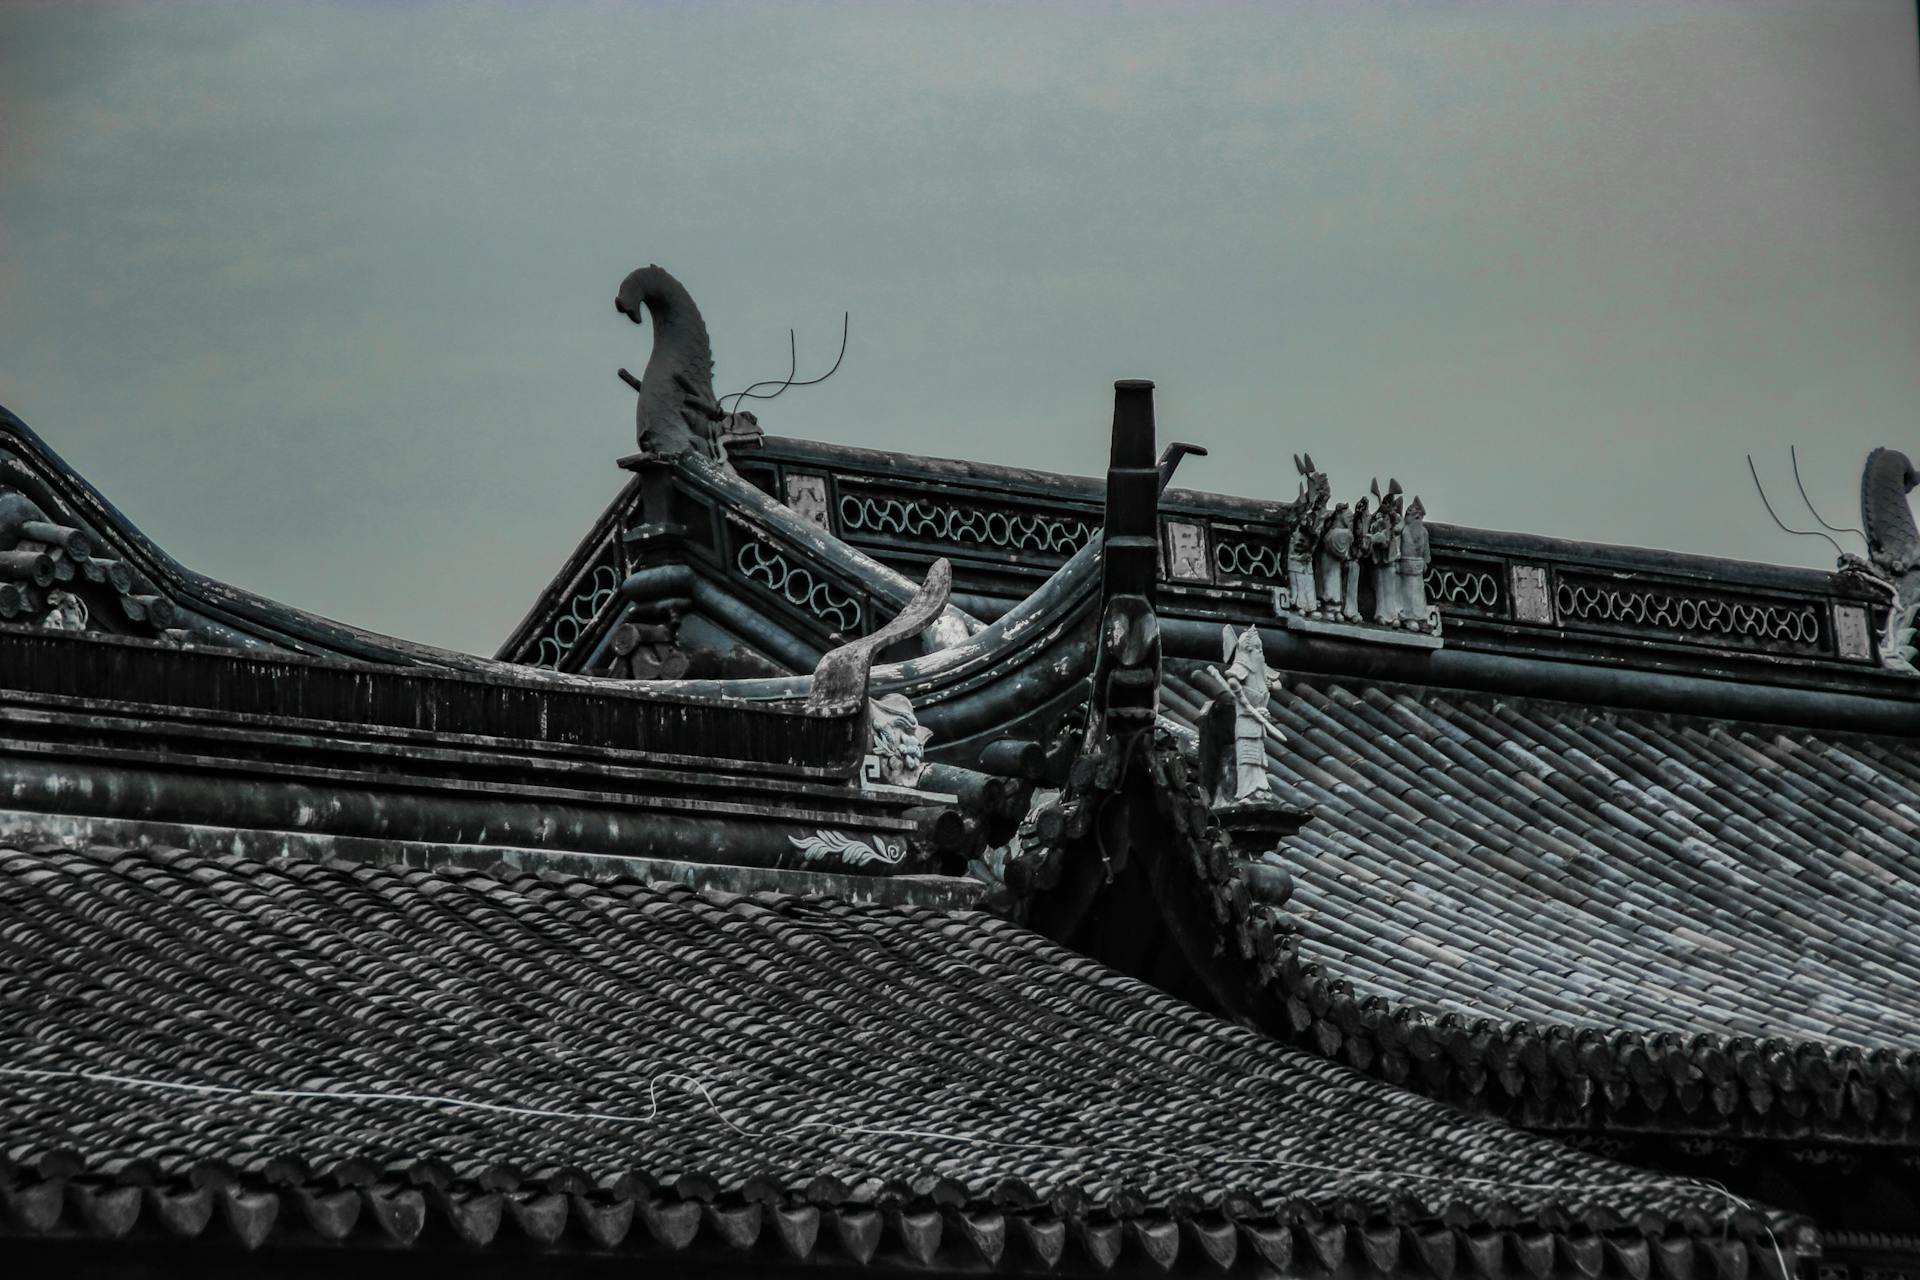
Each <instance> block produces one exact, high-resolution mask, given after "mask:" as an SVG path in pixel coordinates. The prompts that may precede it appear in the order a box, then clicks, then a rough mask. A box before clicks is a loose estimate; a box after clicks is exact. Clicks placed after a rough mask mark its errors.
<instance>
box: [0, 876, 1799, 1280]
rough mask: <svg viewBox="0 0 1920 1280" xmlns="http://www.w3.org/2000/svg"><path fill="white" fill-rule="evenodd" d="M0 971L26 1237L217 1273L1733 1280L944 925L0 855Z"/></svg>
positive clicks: (1396, 1099)
mask: <svg viewBox="0 0 1920 1280" xmlns="http://www.w3.org/2000/svg"><path fill="white" fill-rule="evenodd" d="M0 974H3V975H4V981H0V990H5V991H6V992H7V993H8V994H7V997H6V1001H5V1003H4V1005H0V1132H4V1135H5V1148H4V1152H5V1167H4V1169H0V1174H3V1175H4V1181H5V1182H6V1183H7V1184H9V1190H8V1192H7V1195H8V1199H9V1201H10V1203H11V1205H12V1209H13V1214H12V1219H11V1221H12V1222H13V1223H14V1228H15V1229H16V1230H19V1229H21V1228H22V1227H23V1226H24V1228H25V1230H26V1231H27V1232H28V1233H29V1234H32V1233H60V1232H66V1233H73V1232H78V1233H82V1234H96V1235H109V1236H117V1235H120V1234H124V1233H127V1232H129V1231H158V1232H160V1233H162V1234H167V1233H172V1234H185V1235H198V1234H200V1233H201V1232H203V1231H208V1230H219V1229H220V1228H218V1227H215V1226H214V1225H213V1222H214V1221H215V1220H214V1219H211V1218H210V1217H209V1214H210V1213H211V1202H212V1201H213V1200H219V1201H220V1202H221V1203H222V1205H223V1207H224V1209H225V1213H224V1214H223V1215H221V1220H223V1221H224V1223H225V1230H227V1231H230V1232H232V1233H233V1234H235V1235H237V1236H239V1237H240V1238H241V1240H242V1241H243V1242H244V1243H246V1244H248V1245H259V1244H261V1243H263V1242H264V1241H267V1240H269V1239H273V1240H277V1241H282V1242H284V1241H285V1240H288V1239H295V1238H300V1237H302V1236H304V1237H305V1238H308V1239H311V1238H312V1236H313V1234H314V1233H317V1234H318V1235H319V1237H321V1238H322V1239H326V1240H345V1241H347V1242H350V1243H351V1242H359V1243H373V1244H380V1243H383V1242H387V1241H398V1242H400V1243H413V1242H415V1241H416V1240H417V1239H421V1238H423V1237H422V1232H423V1229H425V1228H426V1227H427V1226H428V1225H430V1223H435V1222H437V1223H439V1224H441V1225H440V1226H433V1227H432V1232H434V1233H437V1232H440V1231H442V1230H443V1229H446V1230H451V1231H452V1232H453V1233H454V1234H455V1235H456V1236H458V1237H459V1238H461V1239H463V1240H465V1241H466V1242H467V1243H469V1244H481V1243H486V1242H488V1241H489V1240H491V1239H492V1238H493V1237H494V1236H495V1234H496V1233H499V1234H500V1235H501V1236H503V1237H505V1238H517V1239H521V1240H524V1241H526V1242H530V1243H531V1244H533V1245H535V1246H553V1247H574V1248H583V1249H592V1248H603V1249H604V1248H628V1249H638V1250H661V1249H674V1250H677V1249H685V1248H695V1247H709V1248H715V1249H719V1250H720V1251H721V1252H723V1253H731V1254H734V1255H735V1256H738V1255H740V1254H742V1253H752V1251H754V1250H759V1251H760V1252H759V1253H757V1254H755V1255H754V1256H757V1257H759V1258H761V1259H762V1260H763V1261H765V1260H769V1259H774V1260H777V1259H778V1258H780V1257H799V1258H811V1257H816V1256H817V1257H818V1258H820V1259H821V1260H828V1261H842V1262H844V1261H848V1260H852V1261H855V1262H866V1261H868V1260H869V1259H870V1258H872V1257H874V1256H875V1253H876V1250H878V1251H881V1252H882V1253H883V1254H884V1256H887V1257H889V1258H891V1259H893V1260H895V1261H900V1260H901V1259H902V1258H903V1257H904V1258H905V1259H906V1260H908V1261H910V1262H912V1263H917V1264H919V1265H940V1266H948V1265H952V1264H954V1263H956V1262H959V1263H965V1264H968V1265H977V1263H978V1262H979V1261H982V1260H984V1261H986V1262H988V1263H990V1264H991V1263H998V1262H1001V1260H1002V1258H1003V1257H1004V1259H1005V1264H1006V1265H1012V1266H1015V1267H1017V1268H1020V1269H1027V1268H1046V1267H1050V1266H1052V1265H1053V1264H1054V1263H1055V1262H1057V1261H1058V1259H1059V1258H1060V1257H1061V1254H1062V1251H1063V1250H1065V1251H1067V1252H1069V1253H1071V1254H1074V1255H1076V1256H1077V1257H1080V1258H1081V1259H1082V1261H1091V1262H1092V1263H1094V1264H1096V1265H1098V1266H1099V1267H1101V1268H1103V1269H1104V1268H1106V1267H1108V1266H1111V1265H1113V1263H1114V1261H1115V1259H1116V1257H1121V1256H1127V1257H1136V1258H1139V1259H1141V1260H1151V1261H1153V1262H1154V1263H1157V1264H1158V1265H1159V1266H1162V1267H1164V1266H1168V1265H1171V1264H1172V1263H1173V1261H1174V1260H1175V1258H1176V1257H1177V1256H1184V1257H1187V1258H1188V1259H1189V1260H1191V1261H1198V1262H1201V1263H1204V1264H1205V1265H1206V1267H1207V1268H1208V1269H1215V1268H1222V1269H1224V1268H1226V1267H1229V1266H1231V1265H1233V1262H1234V1259H1235V1257H1236V1255H1237V1256H1240V1257H1242V1258H1245V1259H1249V1260H1253V1259H1256V1258H1258V1259H1264V1261H1265V1262H1266V1263H1268V1264H1270V1265H1273V1266H1277V1267H1279V1268H1280V1269H1282V1270H1287V1269H1289V1259H1290V1258H1292V1257H1294V1256H1298V1257H1300V1258H1301V1259H1303V1260H1305V1259H1307V1258H1309V1257H1311V1258H1315V1259H1316V1260H1317V1261H1318V1262H1319V1263H1320V1264H1321V1265H1325V1266H1330V1267H1336V1266H1340V1265H1342V1264H1343V1262H1345V1263H1349V1264H1351V1265H1354V1266H1361V1267H1370V1268H1372V1269H1378V1270H1391V1269H1393V1268H1394V1267H1395V1266H1397V1265H1400V1259H1401V1255H1402V1250H1403V1249H1404V1250H1405V1253H1406V1257H1407V1261H1408V1263H1411V1261H1412V1259H1413V1258H1414V1257H1415V1256H1416V1255H1417V1256H1418V1257H1419V1258H1420V1259H1421V1260H1422V1261H1423V1262H1424V1263H1425V1264H1426V1265H1428V1266H1430V1267H1432V1268H1434V1269H1435V1270H1436V1271H1437V1272H1438V1273H1439V1274H1442V1275H1444V1274H1447V1269H1448V1268H1450V1267H1451V1266H1452V1264H1453V1260H1454V1256H1455V1253H1456V1250H1458V1251H1459V1252H1460V1253H1461V1255H1462V1260H1463V1261H1466V1260H1469V1259H1470V1260H1471V1261H1472V1263H1473V1264H1474V1265H1475V1266H1477V1267H1479V1268H1480V1269H1482V1270H1489V1271H1492V1270H1497V1269H1498V1268H1500V1267H1501V1266H1503V1265H1525V1266H1528V1267H1531V1268H1533V1269H1534V1272H1535V1274H1540V1273H1541V1272H1540V1269H1539V1264H1540V1263H1541V1262H1542V1261H1545V1262H1546V1263H1547V1264H1549V1265H1560V1264H1555V1263H1554V1258H1555V1257H1556V1256H1557V1257H1558V1258H1559V1259H1561V1263H1562V1264H1564V1263H1571V1264H1572V1265H1574V1266H1575V1267H1577V1268H1580V1269H1583V1270H1585V1271H1586V1273H1587V1274H1595V1271H1596V1269H1598V1268H1601V1267H1605V1268H1607V1269H1610V1270H1614V1271H1616V1272H1618V1273H1621V1274H1628V1275H1634V1276H1639V1277H1644V1276H1645V1275H1646V1274H1647V1272H1648V1267H1649V1259H1650V1257H1651V1258H1652V1259H1653V1260H1654V1261H1655V1262H1657V1263H1658V1265H1659V1267H1660V1269H1661V1271H1662V1273H1663V1274H1667V1275H1672V1276H1679V1275H1682V1274H1684V1273H1685V1270H1686V1268H1687V1266H1688V1265H1690V1262H1689V1259H1690V1258H1691V1256H1692V1252H1693V1246H1689V1245H1688V1244H1687V1243H1685V1241H1686V1239H1687V1238H1689V1237H1692V1238H1694V1239H1697V1240H1699V1241H1700V1242H1701V1243H1700V1244H1699V1245H1698V1246H1697V1247H1698V1248H1699V1250H1701V1256H1702V1258H1703V1260H1704V1259H1706V1258H1708V1257H1711V1258H1712V1259H1713V1261H1714V1262H1715V1263H1717V1264H1719V1265H1722V1266H1726V1265H1735V1264H1737V1265H1738V1266H1739V1267H1740V1268H1742V1269H1744V1267H1745V1265H1746V1260H1745V1259H1744V1258H1740V1257H1735V1256H1730V1255H1728V1250H1732V1251H1734V1254H1736V1255H1737V1254H1739V1253H1740V1252H1741V1251H1742V1250H1743V1249H1744V1248H1746V1247H1749V1246H1750V1247H1751V1248H1752V1249H1753V1250H1754V1252H1755V1255H1756V1257H1759V1256H1760V1255H1763V1254H1764V1255H1765V1256H1764V1257H1760V1261H1761V1263H1762V1264H1763V1265H1765V1266H1769V1267H1770V1266H1772V1263H1773V1255H1772V1241H1771V1240H1770V1239H1769V1237H1768V1236H1767V1234H1766V1231H1767V1229H1768V1220H1767V1219H1764V1218H1762V1217H1761V1215H1759V1214H1758V1213H1757V1212H1753V1211H1748V1210H1744V1209H1739V1208H1737V1207H1736V1205H1735V1204H1734V1203H1732V1202H1731V1201H1730V1199H1729V1198H1728V1197H1726V1196H1725V1195H1724V1194H1723V1193H1720V1192H1717V1191H1714V1190H1712V1189H1710V1188H1707V1187H1705V1186H1702V1185H1699V1184H1695V1183H1688V1182H1685V1181H1680V1180H1675V1179H1671V1178H1661V1177H1656V1176H1653V1175H1650V1174H1645V1173H1641V1172H1638V1171H1635V1170H1631V1169H1628V1168H1626V1167H1624V1166H1619V1165H1613V1164H1610V1163H1607V1162H1603V1161H1600V1160H1597V1159H1594V1158H1591V1157H1587V1156H1584V1155H1581V1154H1578V1153H1575V1152H1573V1151H1570V1150H1568V1149H1566V1148H1564V1147H1561V1146H1559V1145H1557V1144H1553V1143H1551V1142H1548V1141H1545V1140H1542V1139H1537V1138H1532V1137H1529V1136H1526V1135H1523V1134H1520V1133H1518V1132H1515V1131H1513V1130H1510V1129H1507V1128H1505V1127H1503V1126H1501V1125H1498V1124H1496V1123H1493V1122H1490V1121H1486V1120H1478V1119H1473V1118H1469V1117H1466V1116H1464V1115H1461V1114H1460V1113H1458V1112H1456V1111H1454V1110H1453V1109H1451V1108H1449V1107H1446V1106H1443V1105H1440V1104H1437V1103H1434V1102H1431V1101H1427V1100H1425V1099H1421V1098H1418V1097H1415V1096H1413V1095H1411V1094H1408V1093H1405V1092H1402V1091H1399V1090H1396V1089H1392V1088H1390V1087H1388V1086H1385V1085H1382V1084H1380V1083H1378V1082H1375V1081H1370V1080H1368V1079H1366V1078H1364V1077H1363V1076H1361V1075H1359V1074H1357V1073H1355V1072H1352V1071H1349V1070H1347V1069H1346V1068H1343V1067H1339V1066H1336V1065H1333V1064H1330V1063H1327V1062H1325V1061H1322V1060H1320V1059H1317V1058H1315V1057H1313V1056H1312V1055H1310V1054H1306V1053H1302V1052H1300V1051H1298V1050H1295V1049H1291V1048H1288V1047H1285V1046H1282V1045H1279V1044H1276V1043H1274V1042H1273V1041H1272V1040H1270V1039H1268V1038H1266V1037H1264V1036H1261V1035H1259V1034H1257V1033H1255V1032H1252V1031H1249V1030H1243V1029H1240V1028H1237V1027H1233V1026H1231V1025H1229V1024H1227V1023H1224V1022H1222V1021H1219V1020H1218V1019H1215V1018H1212V1017H1210V1016H1207V1015H1205V1014H1203V1013H1201V1012H1200V1011H1198V1010H1196V1009H1194V1008H1192V1007H1191V1006H1188V1005H1185V1004H1183V1003H1181V1002H1179V1001H1176V1000H1173V999H1171V998H1169V997H1167V996H1165V995H1163V994H1161V993H1159V992H1157V991H1155V990H1154V989H1153V988H1151V987H1149V986H1147V985H1145V984H1143V983H1140V982H1137V981H1134V980H1132V979H1129V978H1126V977H1123V976H1121V975H1119V974H1116V973H1114V972H1112V971H1110V970H1107V969H1104V968H1102V967H1100V966H1099V965H1097V964H1094V963H1093V962H1091V961H1089V960H1087V959H1084V958H1082V957H1080V956H1078V955H1075V954H1073V953H1071V952H1069V951H1067V950H1065V949H1063V948H1061V947H1059V946H1057V945H1055V944H1053V943H1051V942H1048V941H1047V940H1045V939H1044V938H1042V937H1040V936H1038V935H1037V934H1034V933H1032V932H1030V931H1028V930H1026V929H1023V928H1021V927H1019V926H1017V925H1014V924H1011V923H1008V922H1006V921H1004V920H1001V919H998V918H995V917H993V916H990V915H987V914H983V913H980V912H974V911H939V910H932V909H925V908H918V909H916V908H899V907H887V906H874V905H867V906H856V905H850V904H847V903H845V902H840V901H835V900H830V899H821V898H797V897H792V896H785V895H779V894H771V893H767V894H756V895H753V896H750V897H740V896H734V895H727V894H703V893H699V892H695V891H692V890H689V889H685V888H682V887H678V886H673V887H666V886H648V885H645V884H641V883H639V882H636V881H631V880H620V879H615V880H610V881H600V882H589V881H585V880H582V879H578V878H575V877H571V876H567V875H562V874H557V873H551V872H549V873H545V874H541V875H526V874H513V873H510V872H507V871H506V870H505V869H504V868H501V869H499V870H498V871H497V872H481V871H473V870H459V869H444V870H441V871H434V872H427V871H416V870H406V869H401V868H395V867H369V866H362V865H349V864H345V863H339V862H318V861H307V860H298V859H295V860H288V861H283V862H280V863H271V864H270V863H265V862H261V861H258V860H251V859H245V858H237V857H232V856H199V855H194V854H187V853H182V852H179V851H172V850H165V849H160V850H139V851H131V850H115V849H108V848H101V847H91V848H86V849H81V850H46V851H42V852H22V851H17V850H8V851H4V852H0ZM63 1189H64V1190H63ZM363 1210H365V1211H364V1212H363ZM828 1224H831V1226H830V1227H829V1225H828ZM1771 1227H1772V1229H1773V1230H1774V1231H1775V1232H1776V1233H1777V1239H1778V1240H1779V1241H1780V1242H1781V1243H1782V1244H1783V1245H1791V1244H1793V1243H1794V1241H1795V1240H1796V1239H1797V1237H1796V1236H1795V1234H1794V1228H1792V1226H1791V1225H1790V1224H1788V1223H1786V1222H1785V1221H1783V1220H1780V1219H1777V1218H1776V1219H1772V1220H1771ZM1467 1228H1476V1230H1475V1231H1473V1232H1471V1233H1469V1232H1467V1231H1466V1230H1465V1229H1467ZM1488 1228H1493V1229H1494V1230H1493V1232H1492V1234H1491V1235H1489V1234H1488V1233H1487V1229H1488ZM1728 1231H1731V1233H1732V1234H1731V1235H1730V1236H1727V1235H1725V1233H1726V1232H1728ZM424 1238H428V1239H431V1238H433V1237H432V1234H431V1233H430V1234H429V1235H427V1236H426V1237H424ZM1556 1240H1557V1241H1558V1244H1557V1246H1556V1244H1555V1241H1556ZM1729 1241H1731V1243H1729ZM1743 1242H1744V1243H1743ZM1542 1249H1544V1250H1545V1253H1544V1254H1542V1253H1541V1252H1540V1251H1541V1250H1542ZM1503 1254H1504V1255H1505V1261H1503Z"/></svg>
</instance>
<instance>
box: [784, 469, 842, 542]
mask: <svg viewBox="0 0 1920 1280" xmlns="http://www.w3.org/2000/svg"><path fill="white" fill-rule="evenodd" d="M785 488H786V494H787V506H789V507H791V508H792V509H793V512H794V514H795V515H797V516H799V517H800V518H801V519H802V520H805V521H807V522H808V523H809V524H814V525H818V526H819V527H820V528H822V529H825V530H826V531H827V532H828V533H832V532H833V513H832V512H831V511H830V510H828V507H827V478H826V477H825V476H821V475H814V474H812V473H811V472H806V471H790V472H788V473H787V478H786V483H785Z"/></svg>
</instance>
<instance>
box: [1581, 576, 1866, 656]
mask: <svg viewBox="0 0 1920 1280" xmlns="http://www.w3.org/2000/svg"><path fill="white" fill-rule="evenodd" d="M1553 607H1554V611H1555V613H1556V614H1557V615H1558V616H1559V619H1560V621H1561V623H1562V624H1574V623H1587V624H1591V625H1601V626H1609V627H1619V628H1624V629H1630V630H1635V631H1651V632H1661V633H1667V634H1671V635H1675V636H1691V637H1700V638H1702V639H1710V640H1714V641H1717V642H1721V643H1731V644H1735V645H1740V646H1743V647H1756V648H1767V649H1789V650H1799V651H1810V652H1819V651H1830V645H1829V643H1828V640H1827V637H1826V634H1825V628H1824V627H1823V626H1822V625H1821V621H1822V615H1823V614H1824V613H1825V612H1826V609H1825V607H1824V602H1822V601H1816V600H1765V599H1761V598H1754V599H1750V600H1740V599H1734V598H1729V597H1726V596H1722V595H1712V594H1707V593H1705V592H1699V591H1687V590H1684V589H1682V588H1680V587H1677V586H1673V585H1669V584H1665V583H1661V584H1657V585H1655V584H1650V585H1640V584H1638V583H1634V582H1626V581H1616V580H1610V579H1606V578H1600V577H1592V576H1581V575H1577V574H1570V573H1565V572H1562V573H1558V574H1556V575H1555V581H1554V589H1553Z"/></svg>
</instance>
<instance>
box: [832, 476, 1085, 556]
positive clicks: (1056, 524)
mask: <svg viewBox="0 0 1920 1280" xmlns="http://www.w3.org/2000/svg"><path fill="white" fill-rule="evenodd" d="M838 514H839V517H840V533H841V535H842V536H843V537H849V536H851V537H855V539H856V540H858V538H857V535H866V536H869V537H874V536H878V537H886V538H894V539H900V540H903V541H909V542H925V543H931V544H936V545H938V546H940V547H943V548H956V549H987V550H993V551H1016V552H1020V551H1024V552H1038V553H1042V554H1047V555H1052V556H1057V557H1059V558H1062V559H1064V558H1065V557H1067V556H1070V555H1072V554H1073V553H1074V552H1076V551H1078V550H1079V549H1080V548H1081V547H1084V546H1085V545H1087V543H1088V542H1090V541H1092V540H1093V535H1094V534H1095V533H1096V532H1097V531H1098V529H1099V525H1098V523H1097V522H1092V523H1090V522H1089V521H1087V520H1083V519H1079V518H1077V517H1075V516H1073V515H1069V514H1064V513H1055V512H1047V511H1034V510H1027V511H1022V510H1019V509H1018V508H1013V507H998V506H991V505H987V504H984V503H977V502H958V501H948V500H942V499H935V498H931V497H903V496H897V495H893V494H885V493H860V492H853V493H849V492H846V491H844V490H843V491H842V492H841V494H840V503H839V510H838Z"/></svg>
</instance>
